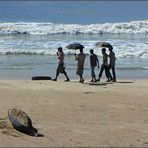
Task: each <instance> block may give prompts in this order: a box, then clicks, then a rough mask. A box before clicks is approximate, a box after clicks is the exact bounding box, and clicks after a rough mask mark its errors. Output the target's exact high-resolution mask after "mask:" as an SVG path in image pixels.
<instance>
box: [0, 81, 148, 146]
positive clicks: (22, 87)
mask: <svg viewBox="0 0 148 148" xmlns="http://www.w3.org/2000/svg"><path fill="white" fill-rule="evenodd" d="M12 108H20V109H22V110H23V111H25V112H26V113H27V114H28V115H29V117H30V118H31V119H32V122H33V126H34V127H35V128H37V129H38V131H39V133H40V134H42V136H40V137H31V136H28V135H25V134H23V133H20V132H17V131H16V130H14V129H13V128H12V127H11V124H10V122H9V120H8V119H6V120H1V118H5V117H7V116H8V115H7V112H8V110H9V109H12ZM2 121H3V122H4V121H5V122H6V123H7V124H8V125H7V127H5V128H3V129H0V146H1V147H8V146H9V147H119V146H120V147H136V146H137V147H142V146H145V147H148V80H147V79H144V80H136V79H135V80H120V83H119V82H118V83H114V84H113V83H107V84H106V83H100V85H99V84H98V85H90V84H89V82H85V83H84V84H80V83H78V82H76V81H71V82H63V81H62V80H60V81H57V82H53V81H31V80H0V122H2Z"/></svg>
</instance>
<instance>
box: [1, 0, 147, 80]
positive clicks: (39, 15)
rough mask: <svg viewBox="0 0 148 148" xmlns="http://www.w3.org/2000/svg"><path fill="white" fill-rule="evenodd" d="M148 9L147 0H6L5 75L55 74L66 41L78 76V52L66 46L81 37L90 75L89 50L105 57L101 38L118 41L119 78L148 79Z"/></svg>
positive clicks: (72, 73)
mask: <svg viewBox="0 0 148 148" xmlns="http://www.w3.org/2000/svg"><path fill="white" fill-rule="evenodd" d="M147 14H148V2H147V1H142V2H141V1H134V2H133V1H119V2H118V1H104V2H103V1H71V2H70V1H0V78H2V79H3V78H7V79H14V78H15V79H31V77H32V76H35V75H49V76H52V77H53V76H54V75H55V70H56V67H57V62H58V61H57V59H56V51H57V48H58V47H59V46H61V47H63V50H64V53H65V54H66V57H65V63H66V69H67V72H68V74H69V76H70V78H72V79H75V78H77V76H76V75H75V70H76V61H75V60H74V53H78V51H74V50H69V49H67V48H66V46H67V45H68V44H70V43H73V42H79V43H81V44H83V45H84V47H85V48H84V52H85V53H86V54H87V58H86V62H85V71H84V77H85V78H88V79H89V78H90V67H89V50H90V49H94V51H95V53H96V54H97V55H98V57H99V60H100V64H101V61H102V55H101V48H98V47H96V46H95V44H96V43H97V42H98V41H106V42H109V43H111V44H112V45H113V47H114V52H115V54H116V57H117V61H116V71H117V78H125V79H126V78H127V79H128V78H148V15H147ZM96 73H97V74H98V73H99V70H98V69H96ZM60 78H64V77H63V76H60Z"/></svg>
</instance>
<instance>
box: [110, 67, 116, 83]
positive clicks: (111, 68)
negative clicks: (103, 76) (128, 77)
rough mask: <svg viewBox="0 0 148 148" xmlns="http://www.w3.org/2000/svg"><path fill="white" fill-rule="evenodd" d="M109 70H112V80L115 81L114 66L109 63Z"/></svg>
mask: <svg viewBox="0 0 148 148" xmlns="http://www.w3.org/2000/svg"><path fill="white" fill-rule="evenodd" d="M109 70H112V75H113V80H114V81H116V72H115V66H111V65H109Z"/></svg>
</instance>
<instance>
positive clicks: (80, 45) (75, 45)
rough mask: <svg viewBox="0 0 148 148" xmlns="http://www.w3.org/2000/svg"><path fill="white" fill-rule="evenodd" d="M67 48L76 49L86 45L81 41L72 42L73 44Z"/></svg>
mask: <svg viewBox="0 0 148 148" xmlns="http://www.w3.org/2000/svg"><path fill="white" fill-rule="evenodd" d="M66 48H68V49H74V50H76V49H83V48H84V46H83V45H82V44H80V43H72V44H69V45H67V46H66Z"/></svg>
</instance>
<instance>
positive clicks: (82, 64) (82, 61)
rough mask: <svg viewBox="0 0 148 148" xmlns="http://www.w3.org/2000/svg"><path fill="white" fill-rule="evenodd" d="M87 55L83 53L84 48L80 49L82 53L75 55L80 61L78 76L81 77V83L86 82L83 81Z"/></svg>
mask: <svg viewBox="0 0 148 148" xmlns="http://www.w3.org/2000/svg"><path fill="white" fill-rule="evenodd" d="M85 57H86V55H85V54H84V53H83V48H80V53H79V54H78V55H76V54H75V58H76V60H77V61H78V63H77V71H76V74H77V75H79V77H80V81H79V82H80V83H83V82H84V79H83V70H84V62H85Z"/></svg>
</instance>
